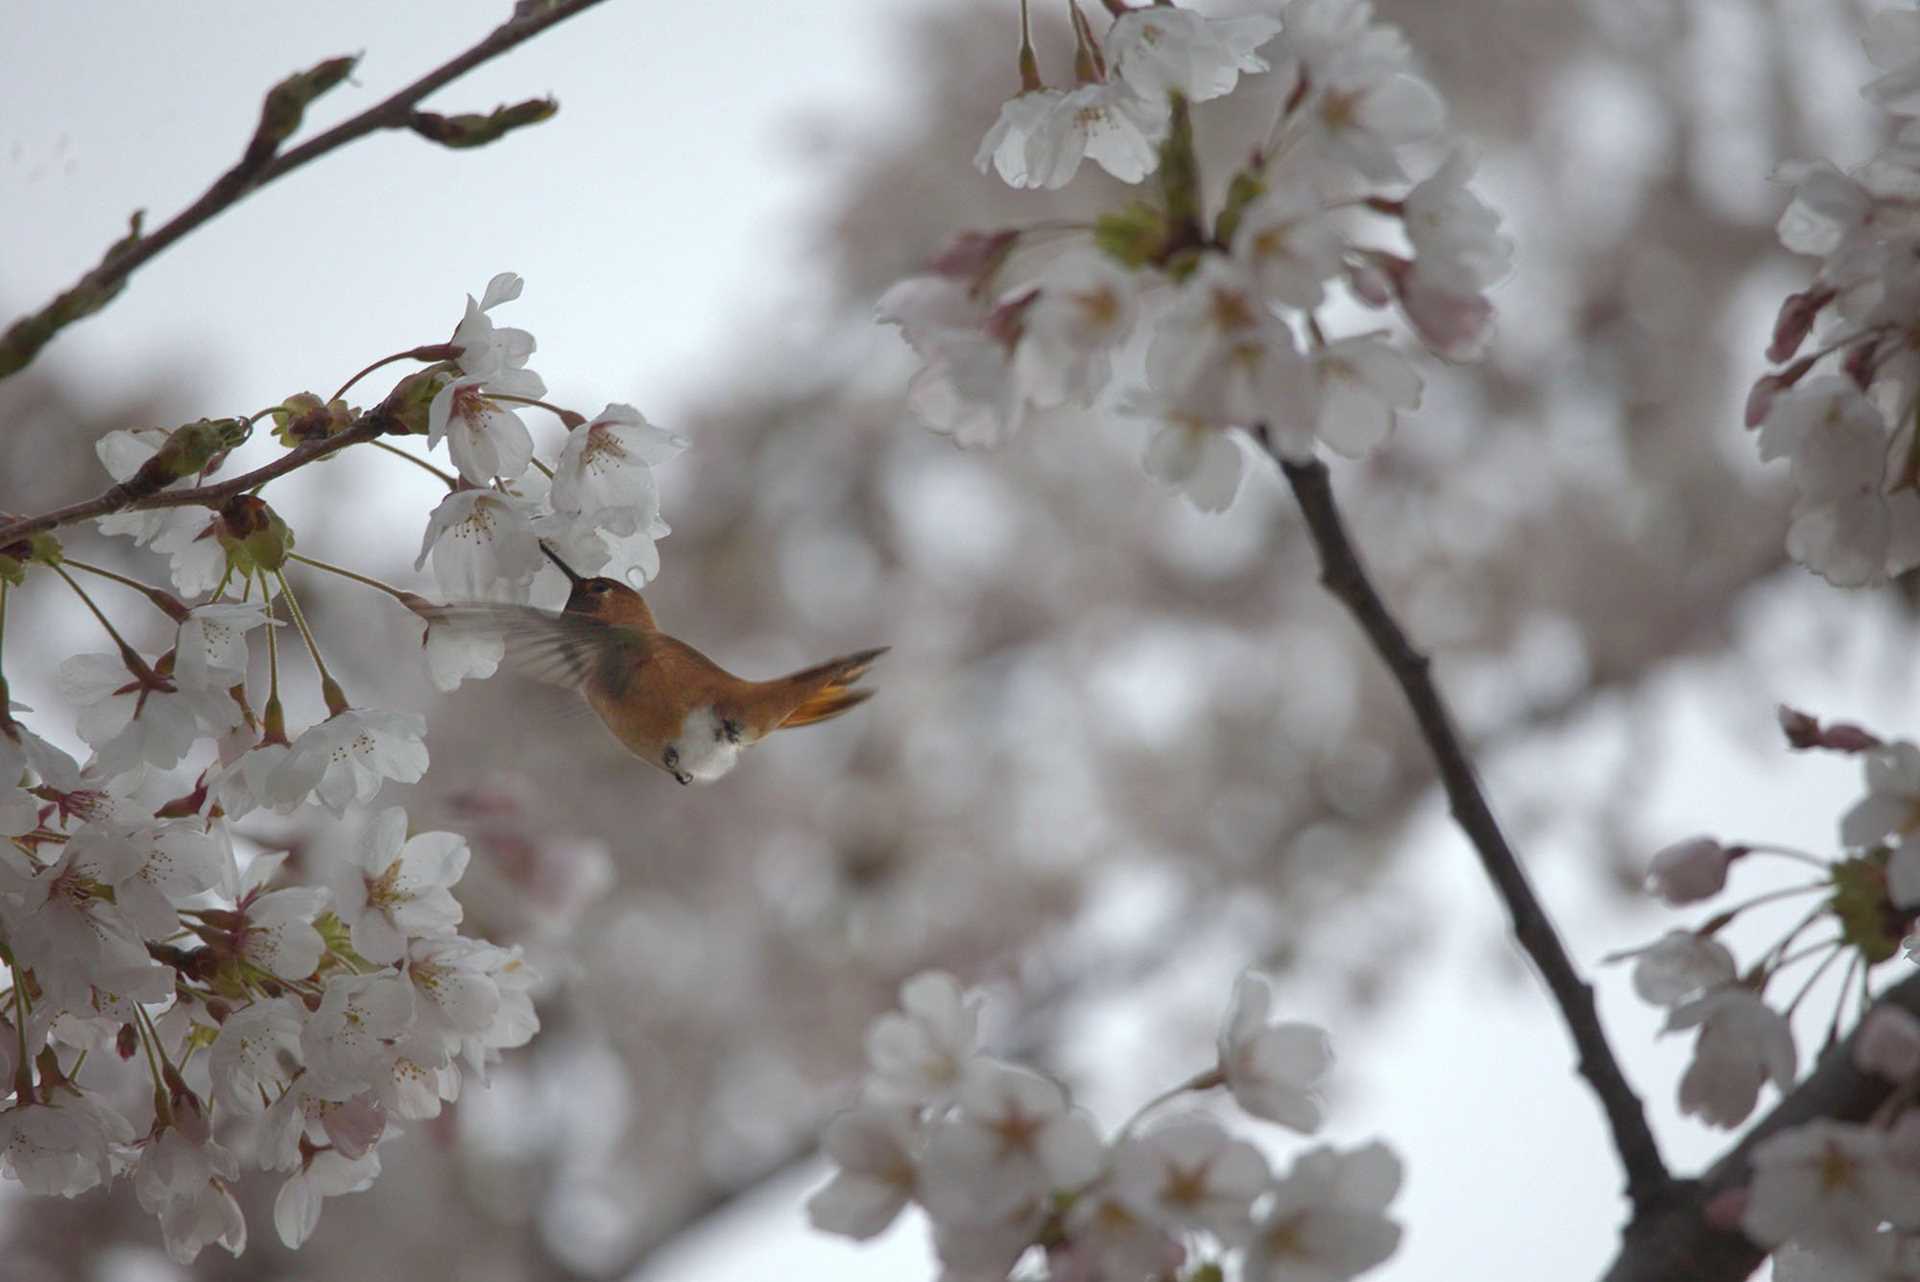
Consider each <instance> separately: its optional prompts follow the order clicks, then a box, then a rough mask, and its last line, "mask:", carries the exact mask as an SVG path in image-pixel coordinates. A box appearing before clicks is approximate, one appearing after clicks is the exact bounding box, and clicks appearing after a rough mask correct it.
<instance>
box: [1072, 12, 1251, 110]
mask: <svg viewBox="0 0 1920 1282" xmlns="http://www.w3.org/2000/svg"><path fill="white" fill-rule="evenodd" d="M1279 30H1280V24H1279V23H1278V22H1276V21H1275V20H1274V19H1272V18H1269V17H1265V16H1263V15H1256V16H1251V17H1245V18H1209V17H1206V16H1205V15H1203V14H1199V13H1195V12H1194V11H1193V10H1191V9H1180V8H1175V7H1173V6H1171V5H1151V6H1147V7H1144V8H1137V9H1131V10H1129V11H1128V12H1126V13H1123V14H1121V15H1120V16H1119V17H1118V18H1115V19H1114V22H1113V26H1112V27H1111V28H1109V29H1108V31H1107V36H1106V42H1105V43H1106V52H1107V59H1108V61H1109V62H1111V63H1112V64H1113V67H1114V70H1115V73H1116V74H1117V75H1118V76H1119V78H1120V79H1121V80H1123V81H1125V82H1126V83H1127V84H1128V85H1129V86H1131V87H1132V88H1133V90H1134V92H1135V93H1137V94H1139V95H1140V96H1141V97H1143V98H1147V99H1152V100H1164V99H1165V98H1166V96H1167V95H1168V94H1169V93H1179V94H1184V95H1185V96H1186V97H1187V99H1188V100H1189V101H1191V102H1206V101H1207V100H1209V99H1212V98H1219V97H1222V96H1224V95H1226V94H1229V93H1231V92H1233V87H1234V86H1235V85H1237V84H1238V83H1240V76H1241V73H1242V72H1247V73H1253V72H1261V71H1265V70H1266V69H1267V62H1266V59H1264V58H1262V57H1260V56H1259V55H1258V54H1257V53H1255V52H1254V50H1256V49H1258V48H1259V47H1260V46H1261V45H1263V44H1265V43H1266V42H1267V41H1268V40H1271V39H1272V38H1273V37H1274V36H1275V35H1276V34H1277V33H1278V32H1279Z"/></svg>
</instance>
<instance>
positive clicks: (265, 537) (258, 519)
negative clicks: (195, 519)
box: [220, 494, 293, 576]
mask: <svg viewBox="0 0 1920 1282" xmlns="http://www.w3.org/2000/svg"><path fill="white" fill-rule="evenodd" d="M220 546H221V547H224V548H225V549H226V550H227V564H229V565H230V566H232V567H233V569H234V571H235V572H236V573H238V574H240V575H242V576H251V575H254V574H258V573H260V572H261V571H265V572H267V573H269V574H271V573H273V572H274V571H276V570H278V569H279V568H280V567H281V566H283V565H285V564H286V563H287V553H289V552H291V551H292V550H293V531H292V530H291V529H289V528H288V527H287V523H286V522H285V521H283V520H281V519H280V514H279V513H278V512H275V511H274V510H273V509H272V508H270V507H268V506H267V504H266V501H265V500H263V499H257V498H255V497H253V495H251V494H239V495H235V496H234V497H233V498H232V499H229V500H228V501H227V504H226V506H225V507H222V508H221V509H220Z"/></svg>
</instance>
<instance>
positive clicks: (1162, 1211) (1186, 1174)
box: [1111, 1115, 1272, 1243]
mask: <svg viewBox="0 0 1920 1282" xmlns="http://www.w3.org/2000/svg"><path fill="white" fill-rule="evenodd" d="M1111 1169H1112V1175H1111V1184H1112V1188H1113V1192H1114V1195H1115V1196H1116V1197H1118V1198H1119V1199H1120V1200H1121V1201H1123V1202H1125V1203H1126V1204H1127V1205H1128V1206H1130V1207H1132V1208H1134V1209H1135V1210H1136V1211H1138V1212H1139V1213H1140V1214H1142V1215H1146V1216H1150V1217H1152V1218H1153V1219H1154V1220H1155V1221H1157V1222H1158V1223H1161V1224H1166V1225H1169V1226H1172V1227H1176V1228H1185V1229H1204V1230H1206V1231H1208V1232H1210V1233H1213V1234H1216V1235H1218V1236H1219V1237H1220V1238H1221V1239H1223V1240H1225V1241H1229V1242H1236V1243H1237V1242H1242V1241H1244V1240H1245V1239H1246V1236H1247V1233H1248V1231H1249V1229H1250V1227H1251V1223H1250V1220H1249V1215H1250V1213H1251V1211H1252V1209H1253V1203H1254V1200H1255V1199H1256V1198H1258V1197H1259V1196H1260V1195H1261V1194H1262V1193H1263V1192H1265V1191H1266V1188H1267V1183H1268V1181H1269V1180H1270V1179H1271V1178H1272V1173H1271V1172H1270V1171H1269V1170H1268V1169H1267V1159H1266V1158H1264V1157H1262V1156H1261V1154H1260V1150H1259V1149H1257V1148H1255V1147H1254V1146H1253V1145H1251V1144H1249V1143H1247V1142H1246V1141H1245V1140H1237V1139H1234V1138H1233V1137H1232V1136H1231V1135H1229V1134H1227V1132H1226V1130H1225V1128H1223V1127H1222V1126H1221V1125H1220V1124H1219V1123H1218V1122H1216V1121H1214V1120H1213V1119H1212V1118H1209V1117H1203V1116H1199V1115H1190V1116H1185V1117H1174V1118H1168V1119H1166V1120H1165V1121H1162V1122H1159V1123H1157V1124H1155V1125H1154V1126H1152V1127H1150V1128H1148V1129H1147V1130H1145V1131H1143V1132H1142V1133H1141V1134H1139V1135H1138V1136H1135V1137H1131V1138H1129V1139H1126V1140H1123V1141H1122V1142H1121V1143H1119V1144H1117V1145H1116V1146H1115V1147H1114V1151H1113V1160H1112V1168H1111Z"/></svg>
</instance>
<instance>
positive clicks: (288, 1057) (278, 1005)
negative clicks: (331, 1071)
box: [208, 998, 306, 1116]
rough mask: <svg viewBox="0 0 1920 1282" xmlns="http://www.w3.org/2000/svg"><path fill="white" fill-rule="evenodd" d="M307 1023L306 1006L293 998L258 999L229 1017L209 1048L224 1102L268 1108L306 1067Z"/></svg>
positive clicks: (248, 1110) (251, 1109) (253, 1110)
mask: <svg viewBox="0 0 1920 1282" xmlns="http://www.w3.org/2000/svg"><path fill="white" fill-rule="evenodd" d="M305 1026H306V1009H305V1007H303V1006H301V1005H300V1003H299V1002H297V1001H295V1000H293V999H291V998H287V999H279V1000H272V999H270V1000H264V1001H256V1002H252V1003H250V1004H248V1005H247V1006H246V1007H245V1008H243V1009H241V1010H238V1011H235V1012H234V1013H233V1014H232V1015H230V1016H228V1017H227V1019H226V1022H224V1023H223V1024H221V1025H220V1032H219V1034H218V1036H216V1037H215V1038H214V1039H213V1047H212V1049H211V1050H210V1051H209V1052H208V1061H209V1070H208V1074H209V1076H210V1077H211V1078H212V1080H213V1086H214V1093H215V1098H216V1099H217V1100H218V1101H219V1102H220V1104H221V1105H222V1106H224V1107H226V1108H231V1109H234V1110H235V1111H237V1112H240V1113H242V1114H247V1115H252V1116H258V1115H259V1114H261V1113H263V1112H265V1111H266V1109H267V1106H268V1105H269V1104H270V1103H272V1101H273V1099H274V1098H275V1097H277V1096H279V1095H280V1094H281V1093H282V1092H283V1091H284V1089H285V1086H286V1084H287V1083H288V1082H290V1081H291V1080H292V1079H293V1077H294V1075H295V1074H296V1073H298V1072H299V1071H300V1070H301V1069H302V1068H303V1067H304V1060H303V1059H302V1057H301V1051H300V1045H301V1031H302V1029H304V1028H305Z"/></svg>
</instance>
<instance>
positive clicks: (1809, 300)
mask: <svg viewBox="0 0 1920 1282" xmlns="http://www.w3.org/2000/svg"><path fill="white" fill-rule="evenodd" d="M1866 48H1867V53H1868V55H1869V57H1871V58H1872V60H1873V61H1874V63H1875V64H1876V66H1877V68H1878V70H1879V73H1880V74H1878V75H1877V76H1876V77H1875V78H1874V79H1872V80H1871V81H1869V82H1868V83H1867V85H1866V87H1865V89H1864V90H1863V93H1864V95H1865V96H1866V98H1867V99H1868V100H1870V101H1871V102H1873V103H1875V104H1876V105H1878V106H1879V107H1881V108H1882V109H1884V110H1885V111H1886V112H1887V114H1888V115H1889V116H1890V117H1891V123H1892V124H1893V126H1894V129H1893V136H1892V140H1891V141H1890V142H1889V143H1888V144H1887V145H1886V146H1884V147H1882V148H1881V149H1880V151H1879V152H1878V153H1877V154H1875V155H1874V156H1873V158H1872V159H1870V160H1868V161H1867V162H1866V163H1865V164H1863V165H1860V166H1858V167H1857V168H1855V169H1853V170H1852V171H1850V172H1845V173H1843V172H1841V170H1840V169H1838V168H1837V167H1835V166H1834V165H1833V164H1831V163H1830V162H1827V161H1818V162H1813V163H1795V164H1790V165H1785V166H1782V167H1781V169H1780V171H1779V172H1778V174H1777V175H1776V176H1777V177H1778V178H1779V179H1780V180H1781V181H1783V182H1786V183H1789V184H1791V185H1792V187H1793V197H1792V200H1791V201H1790V202H1789V203H1788V205H1787V208H1786V211H1785V212H1784V213H1783V214H1781V216H1780V223H1779V235H1780V243H1781V244H1783V245H1785V246H1786V247H1787V248H1788V249H1789V250H1792V251H1793V252H1794V253H1796V254H1804V255H1807V256H1809V257H1812V258H1816V259H1818V260H1820V266H1819V269H1818V270H1817V271H1816V272H1815V273H1814V278H1813V282H1812V283H1811V284H1810V285H1808V286H1807V287H1806V288H1805V289H1803V290H1801V291H1799V292H1798V293H1795V294H1790V295H1789V296H1788V297H1787V299H1786V301H1785V302H1784V303H1783V304H1782V305H1781V308H1780V313H1779V316H1778V318H1777V319H1776V321H1775V322H1774V330H1773V338H1772V342H1771V344H1770V345H1769V347H1768V348H1767V359H1768V360H1769V361H1770V362H1772V363H1774V364H1776V365H1778V366H1779V367H1780V368H1778V369H1775V370H1773V371H1771V372H1770V373H1768V374H1766V375H1764V376H1763V377H1761V378H1760V379H1759V381H1758V382H1756V383H1755V384H1754V387H1753V390H1752V393H1751V394H1750V396H1749V397H1748V400H1747V426H1748V427H1758V428H1759V429H1760V430H1759V448H1760V457H1761V458H1763V459H1769V460H1771V459H1786V460H1788V462H1789V466H1790V472H1791V477H1792V482H1793V488H1794V495H1795V497H1794V505H1793V523H1792V525H1791V526H1790V527H1789V529H1788V531H1787V551H1788V552H1789V553H1790V554H1791V555H1792V556H1793V558H1794V559H1795V560H1796V561H1799V562H1800V563H1801V564H1803V565H1805V566H1806V567H1807V568H1808V569H1810V570H1814V571H1817V572H1818V573H1820V574H1822V575H1824V576H1825V577H1826V578H1827V579H1829V580H1830V581H1832V582H1833V583H1835V584H1838V585H1840V586H1842V587H1855V586H1859V585H1862V584H1867V583H1874V582H1879V581H1882V580H1884V579H1885V578H1887V577H1888V576H1891V575H1896V574H1899V573H1902V572H1903V571H1905V570H1909V569H1911V568H1913V567H1914V566H1915V565H1920V493H1916V491H1915V486H1916V483H1920V438H1916V434H1915V429H1916V418H1915V415H1916V411H1920V331H1917V330H1916V329H1915V326H1914V317H1915V316H1916V315H1920V12H1915V11H1913V10H1911V9H1909V8H1899V9H1888V10H1885V11H1883V12H1881V13H1879V14H1877V15H1875V16H1874V18H1873V19H1872V20H1871V23H1870V25H1869V30H1868V33H1867V39H1866ZM1816 330H1818V337H1817V338H1815V339H1814V341H1813V350H1811V351H1807V352H1805V353H1804V354H1803V349H1804V348H1806V347H1807V344H1808V340H1809V338H1810V337H1811V336H1813V335H1814V333H1815V331H1816Z"/></svg>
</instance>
